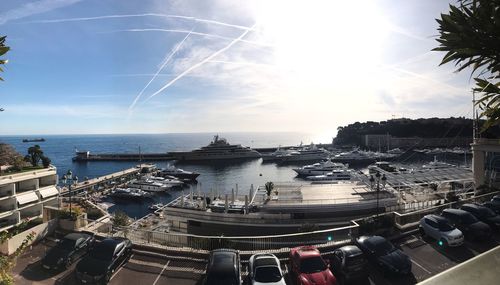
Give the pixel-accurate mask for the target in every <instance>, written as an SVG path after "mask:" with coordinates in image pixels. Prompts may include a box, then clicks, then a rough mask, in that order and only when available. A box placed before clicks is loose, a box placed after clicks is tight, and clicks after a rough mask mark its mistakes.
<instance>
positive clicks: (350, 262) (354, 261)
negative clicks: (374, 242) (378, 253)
mask: <svg viewBox="0 0 500 285" xmlns="http://www.w3.org/2000/svg"><path fill="white" fill-rule="evenodd" d="M364 260H365V259H364V257H363V255H362V254H358V255H354V256H349V257H348V258H347V259H346V261H345V264H346V266H356V265H359V264H362V263H363V261H364Z"/></svg>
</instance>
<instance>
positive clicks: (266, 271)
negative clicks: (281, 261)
mask: <svg viewBox="0 0 500 285" xmlns="http://www.w3.org/2000/svg"><path fill="white" fill-rule="evenodd" d="M280 280H281V272H280V270H279V268H278V267H276V266H265V267H258V268H257V269H256V270H255V281H257V282H263V283H269V282H278V281H280Z"/></svg>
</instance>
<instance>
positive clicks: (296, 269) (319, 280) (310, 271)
mask: <svg viewBox="0 0 500 285" xmlns="http://www.w3.org/2000/svg"><path fill="white" fill-rule="evenodd" d="M290 272H291V275H292V278H296V279H295V280H296V282H295V284H297V285H313V284H314V285H336V284H337V280H336V279H335V276H333V273H332V272H331V271H330V268H329V265H327V263H326V262H325V260H324V259H323V258H322V257H321V254H320V253H319V250H318V249H317V248H315V247H314V246H299V247H295V248H292V250H291V251H290Z"/></svg>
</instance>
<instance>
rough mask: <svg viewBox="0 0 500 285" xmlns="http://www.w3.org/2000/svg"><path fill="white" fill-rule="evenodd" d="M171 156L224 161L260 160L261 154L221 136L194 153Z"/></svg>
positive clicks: (188, 152)
mask: <svg viewBox="0 0 500 285" xmlns="http://www.w3.org/2000/svg"><path fill="white" fill-rule="evenodd" d="M170 155H172V156H173V157H174V159H176V160H181V161H183V160H184V161H185V160H222V159H248V158H259V157H260V156H261V155H260V153H259V152H257V151H255V150H253V149H251V148H249V147H243V146H241V145H239V144H229V143H228V142H227V141H226V139H224V138H220V137H219V135H216V136H215V137H214V140H213V141H212V142H211V143H210V144H209V145H207V146H204V147H202V148H200V149H195V150H193V151H182V152H171V153H170Z"/></svg>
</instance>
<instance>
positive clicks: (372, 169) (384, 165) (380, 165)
mask: <svg viewBox="0 0 500 285" xmlns="http://www.w3.org/2000/svg"><path fill="white" fill-rule="evenodd" d="M380 170H383V171H387V172H396V171H397V168H396V167H395V166H393V165H391V164H390V163H389V162H387V161H377V162H375V163H374V164H372V165H370V166H368V172H369V173H370V174H374V173H377V172H379V171H380Z"/></svg>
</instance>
